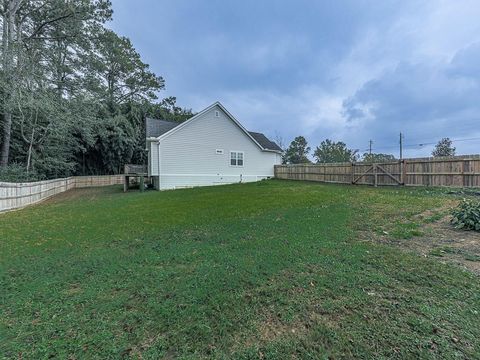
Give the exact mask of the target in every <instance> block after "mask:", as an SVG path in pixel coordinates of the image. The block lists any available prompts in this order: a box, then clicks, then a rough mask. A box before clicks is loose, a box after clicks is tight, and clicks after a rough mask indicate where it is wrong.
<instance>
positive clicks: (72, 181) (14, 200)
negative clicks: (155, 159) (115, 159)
mask: <svg viewBox="0 0 480 360" xmlns="http://www.w3.org/2000/svg"><path fill="white" fill-rule="evenodd" d="M119 184H123V175H104V176H72V177H68V178H61V179H53V180H45V181H36V182H29V183H7V182H0V212H1V211H6V210H13V209H17V208H21V207H24V206H27V205H31V204H34V203H37V202H39V201H42V200H45V199H47V198H49V197H51V196H54V195H56V194H59V193H62V192H64V191H67V190H70V189H75V188H76V189H78V188H85V187H91V186H107V185H119Z"/></svg>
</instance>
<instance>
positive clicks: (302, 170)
mask: <svg viewBox="0 0 480 360" xmlns="http://www.w3.org/2000/svg"><path fill="white" fill-rule="evenodd" d="M275 177H276V178H278V179H289V180H308V181H319V182H326V183H340V184H363V185H374V186H377V185H378V186H383V185H405V186H452V187H480V155H469V156H461V157H450V158H416V159H405V160H401V161H395V162H385V163H376V164H372V163H361V162H360V163H334V164H297V165H276V166H275Z"/></svg>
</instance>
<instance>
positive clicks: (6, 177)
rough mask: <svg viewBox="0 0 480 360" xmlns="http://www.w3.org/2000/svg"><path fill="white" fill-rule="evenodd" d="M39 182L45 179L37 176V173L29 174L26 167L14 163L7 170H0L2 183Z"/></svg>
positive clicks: (31, 172)
mask: <svg viewBox="0 0 480 360" xmlns="http://www.w3.org/2000/svg"><path fill="white" fill-rule="evenodd" d="M37 180H44V177H43V176H41V175H39V174H37V173H36V172H35V171H30V172H28V173H27V171H26V170H25V165H21V164H17V163H13V164H9V165H8V166H7V167H5V168H0V181H6V182H28V181H37Z"/></svg>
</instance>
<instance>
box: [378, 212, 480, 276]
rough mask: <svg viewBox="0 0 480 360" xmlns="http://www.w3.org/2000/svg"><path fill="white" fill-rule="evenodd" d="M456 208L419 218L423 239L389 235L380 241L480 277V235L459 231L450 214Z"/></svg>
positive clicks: (478, 233)
mask: <svg viewBox="0 0 480 360" xmlns="http://www.w3.org/2000/svg"><path fill="white" fill-rule="evenodd" d="M454 205H456V204H452V203H450V204H448V205H446V206H445V207H443V208H438V209H433V210H429V211H426V212H424V213H422V214H419V215H417V217H416V220H417V221H418V223H420V224H422V225H421V228H420V233H422V235H420V236H415V237H412V238H411V239H408V240H405V239H392V238H391V237H389V235H388V234H385V235H382V236H381V238H380V241H381V242H383V243H388V244H391V245H395V246H399V247H401V248H403V249H405V250H408V251H414V252H416V253H418V254H419V255H421V256H424V257H431V258H435V259H438V260H439V261H441V262H443V263H453V264H455V265H458V266H461V267H462V268H464V269H467V270H469V271H471V272H473V273H475V274H477V275H480V232H476V231H466V230H461V229H456V228H455V227H453V225H451V223H450V221H451V215H449V213H450V210H451V208H453V206H454ZM432 219H434V220H432Z"/></svg>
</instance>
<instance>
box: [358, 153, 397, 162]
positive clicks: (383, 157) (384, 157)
mask: <svg viewBox="0 0 480 360" xmlns="http://www.w3.org/2000/svg"><path fill="white" fill-rule="evenodd" d="M362 161H364V162H368V163H381V162H389V161H395V156H394V155H391V154H381V153H378V154H375V153H365V154H363V157H362Z"/></svg>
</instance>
